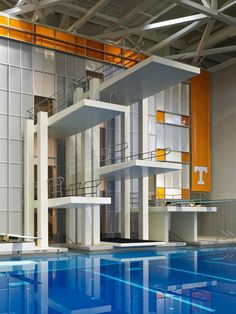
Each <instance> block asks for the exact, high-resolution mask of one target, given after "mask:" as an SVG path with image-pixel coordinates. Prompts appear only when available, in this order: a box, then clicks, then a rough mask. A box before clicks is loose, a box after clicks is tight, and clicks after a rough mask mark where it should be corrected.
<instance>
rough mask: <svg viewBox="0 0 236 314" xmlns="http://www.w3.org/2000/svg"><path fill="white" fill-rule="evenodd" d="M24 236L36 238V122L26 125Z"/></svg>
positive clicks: (28, 121) (26, 121)
mask: <svg viewBox="0 0 236 314" xmlns="http://www.w3.org/2000/svg"><path fill="white" fill-rule="evenodd" d="M24 235H25V236H34V120H29V119H26V120H25V124H24Z"/></svg>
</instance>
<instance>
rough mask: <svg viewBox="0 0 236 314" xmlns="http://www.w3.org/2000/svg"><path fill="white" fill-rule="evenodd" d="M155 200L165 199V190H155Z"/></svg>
mask: <svg viewBox="0 0 236 314" xmlns="http://www.w3.org/2000/svg"><path fill="white" fill-rule="evenodd" d="M156 198H157V199H161V198H165V188H156Z"/></svg>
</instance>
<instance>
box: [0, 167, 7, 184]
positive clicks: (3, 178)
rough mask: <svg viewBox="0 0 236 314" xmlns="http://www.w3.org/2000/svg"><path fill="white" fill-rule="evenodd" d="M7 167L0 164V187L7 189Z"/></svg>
mask: <svg viewBox="0 0 236 314" xmlns="http://www.w3.org/2000/svg"><path fill="white" fill-rule="evenodd" d="M7 170H8V165H7V164H3V163H0V173H1V175H0V186H3V187H7V185H8V179H7V178H8V172H7Z"/></svg>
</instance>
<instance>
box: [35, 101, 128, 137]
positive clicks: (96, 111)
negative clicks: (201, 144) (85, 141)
mask: <svg viewBox="0 0 236 314" xmlns="http://www.w3.org/2000/svg"><path fill="white" fill-rule="evenodd" d="M126 110H127V108H126V107H124V106H121V105H115V104H111V103H107V102H103V101H99V100H91V99H83V100H80V101H78V102H76V103H75V104H74V105H72V106H70V107H67V108H65V109H63V110H61V111H59V112H58V113H56V114H54V115H53V116H51V117H49V118H48V132H49V135H51V136H55V137H67V136H71V135H74V134H77V133H80V132H83V131H85V130H88V129H90V128H92V127H94V126H96V125H99V124H100V123H102V122H104V121H107V120H110V119H112V118H114V117H116V116H118V115H120V114H122V113H124V112H126ZM36 130H37V125H35V132H36Z"/></svg>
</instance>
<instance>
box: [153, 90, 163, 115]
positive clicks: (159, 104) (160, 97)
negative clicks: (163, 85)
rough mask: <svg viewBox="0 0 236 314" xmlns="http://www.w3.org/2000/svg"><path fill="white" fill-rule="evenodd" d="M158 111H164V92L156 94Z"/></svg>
mask: <svg viewBox="0 0 236 314" xmlns="http://www.w3.org/2000/svg"><path fill="white" fill-rule="evenodd" d="M155 98H156V110H160V111H164V109H165V106H164V91H163V92H160V93H158V94H156V96H155Z"/></svg>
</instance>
